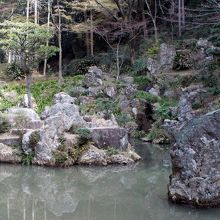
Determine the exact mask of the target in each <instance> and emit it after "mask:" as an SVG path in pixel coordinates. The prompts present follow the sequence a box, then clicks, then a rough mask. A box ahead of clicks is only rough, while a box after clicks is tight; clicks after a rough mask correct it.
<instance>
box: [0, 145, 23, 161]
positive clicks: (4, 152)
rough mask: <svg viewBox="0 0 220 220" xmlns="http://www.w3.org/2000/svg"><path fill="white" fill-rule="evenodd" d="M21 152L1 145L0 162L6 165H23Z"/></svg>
mask: <svg viewBox="0 0 220 220" xmlns="http://www.w3.org/2000/svg"><path fill="white" fill-rule="evenodd" d="M21 160H22V159H21V156H19V151H18V150H17V149H14V148H12V147H9V146H7V145H5V144H2V143H0V161H1V162H4V163H21Z"/></svg>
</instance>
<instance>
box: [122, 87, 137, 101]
mask: <svg viewBox="0 0 220 220" xmlns="http://www.w3.org/2000/svg"><path fill="white" fill-rule="evenodd" d="M136 91H137V88H136V86H134V85H128V86H127V87H126V88H125V90H124V95H125V96H126V97H128V98H131V97H132V96H134V94H135V92H136Z"/></svg>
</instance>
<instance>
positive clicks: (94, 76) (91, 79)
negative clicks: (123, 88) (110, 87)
mask: <svg viewBox="0 0 220 220" xmlns="http://www.w3.org/2000/svg"><path fill="white" fill-rule="evenodd" d="M102 77H103V72H102V70H101V69H99V68H98V67H96V66H92V67H90V68H89V70H88V73H87V74H86V75H85V79H84V81H83V85H84V86H85V87H86V88H89V87H96V86H101V85H102V84H103V82H102Z"/></svg>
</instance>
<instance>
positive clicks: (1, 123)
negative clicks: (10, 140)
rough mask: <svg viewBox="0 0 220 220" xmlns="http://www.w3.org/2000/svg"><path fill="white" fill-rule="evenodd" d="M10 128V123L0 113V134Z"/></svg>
mask: <svg viewBox="0 0 220 220" xmlns="http://www.w3.org/2000/svg"><path fill="white" fill-rule="evenodd" d="M9 129H10V124H9V122H8V120H7V119H6V118H5V117H4V116H1V115H0V134H2V133H6V132H8V131H9Z"/></svg>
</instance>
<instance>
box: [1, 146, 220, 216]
mask: <svg viewBox="0 0 220 220" xmlns="http://www.w3.org/2000/svg"><path fill="white" fill-rule="evenodd" d="M137 145H138V146H139V147H138V150H139V151H140V153H141V154H142V155H143V157H144V161H143V162H141V163H139V164H136V165H133V166H129V167H105V168H98V167H74V168H70V169H46V168H41V167H33V168H28V167H20V166H11V165H1V166H0V220H59V219H62V220H70V219H71V220H73V219H74V220H145V219H148V220H151V219H152V220H157V219H159V220H160V219H162V220H163V219H164V220H168V219H177V218H178V219H187V220H188V219H193V220H195V219H213V220H215V219H219V217H218V214H220V212H219V211H218V210H217V209H212V210H210V211H209V210H208V211H207V210H206V211H201V210H195V209H190V208H185V207H180V206H174V205H171V204H169V203H168V202H167V196H166V184H167V182H168V175H169V166H168V165H169V159H168V158H169V156H168V152H167V151H164V150H162V149H160V148H157V147H152V146H150V145H146V144H140V143H138V144H137Z"/></svg>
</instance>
